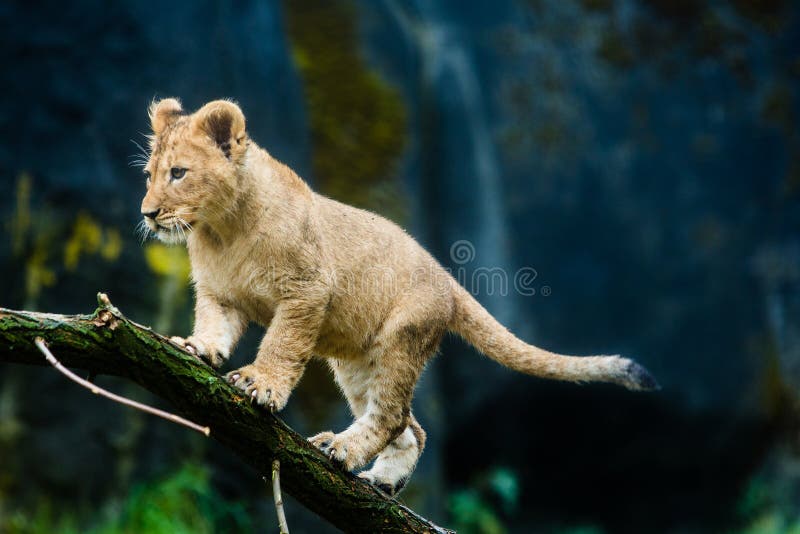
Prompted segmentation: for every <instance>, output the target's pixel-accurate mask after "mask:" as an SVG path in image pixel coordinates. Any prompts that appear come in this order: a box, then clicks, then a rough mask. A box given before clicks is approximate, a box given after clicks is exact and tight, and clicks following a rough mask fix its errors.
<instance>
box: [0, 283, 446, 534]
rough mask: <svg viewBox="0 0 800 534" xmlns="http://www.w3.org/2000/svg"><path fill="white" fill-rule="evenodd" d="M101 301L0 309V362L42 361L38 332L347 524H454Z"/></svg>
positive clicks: (359, 527) (61, 352)
mask: <svg viewBox="0 0 800 534" xmlns="http://www.w3.org/2000/svg"><path fill="white" fill-rule="evenodd" d="M98 303H99V307H98V308H97V310H95V312H94V313H93V314H91V315H57V314H50V313H35V312H27V311H14V310H8V309H4V308H0V363H19V364H29V365H48V363H47V361H46V360H45V358H44V356H43V355H42V354H41V353H40V352H39V350H38V349H37V348H36V346H35V345H34V340H35V339H36V338H37V337H42V338H43V339H44V340H45V341H46V342H47V344H48V346H49V347H50V348H51V349H52V351H53V352H54V354H55V355H56V357H57V358H58V359H59V361H61V363H63V364H64V365H66V366H68V367H76V368H80V369H85V370H87V371H89V372H91V373H93V374H107V375H114V376H119V377H123V378H127V379H130V380H133V381H134V382H136V383H137V384H139V385H141V386H142V387H144V388H145V389H147V390H149V391H151V392H152V393H154V394H155V395H157V396H159V397H161V398H163V399H166V400H167V401H169V402H170V403H172V405H173V406H174V407H175V409H176V411H177V412H178V413H180V414H181V415H182V416H184V417H186V418H188V419H191V420H192V421H195V422H197V423H199V424H202V425H207V426H209V427H210V428H211V437H213V438H215V439H216V440H217V441H219V442H220V443H222V444H223V445H225V446H226V447H228V448H229V449H231V450H232V451H234V452H235V453H236V454H238V455H239V456H240V457H241V458H242V459H243V460H244V461H245V462H247V463H248V464H249V465H250V466H252V467H253V468H254V469H255V470H256V472H257V473H258V474H259V475H268V474H269V473H271V471H272V462H273V460H276V459H277V460H279V461H280V465H281V482H282V484H283V487H284V488H285V490H286V491H287V493H289V494H290V495H292V496H293V497H294V498H295V499H297V500H298V501H299V502H301V503H303V504H304V505H305V506H306V507H308V508H309V509H310V510H312V511H313V512H315V513H316V514H318V515H320V516H321V517H322V518H324V519H326V520H327V521H329V522H331V523H332V524H333V525H335V526H336V527H338V528H340V529H342V530H344V531H345V532H365V533H366V532H369V533H373V532H428V533H447V532H452V531H449V530H447V529H444V528H441V527H438V526H436V525H434V524H433V523H431V522H430V521H428V520H427V519H425V518H423V517H420V516H419V515H417V514H415V513H414V512H413V511H412V510H410V509H408V508H406V507H405V506H403V505H402V504H400V503H399V502H397V501H396V500H394V499H391V498H389V497H387V496H385V495H383V494H382V493H381V492H379V491H378V490H376V489H375V488H373V487H372V486H370V485H369V484H368V483H366V482H365V481H363V480H361V479H359V478H357V477H356V476H354V475H352V474H351V473H347V472H345V471H344V470H343V469H341V468H340V467H338V466H336V465H334V464H333V463H331V461H330V460H328V459H327V458H326V457H325V456H323V455H322V453H320V452H319V451H318V450H317V449H316V448H314V447H313V446H311V445H310V444H309V443H308V442H307V441H306V439H305V438H303V437H302V436H300V435H299V434H297V433H296V432H295V431H293V430H292V429H291V428H289V427H288V426H287V425H286V424H285V423H284V422H283V421H281V420H280V419H278V418H277V417H275V416H274V415H272V414H270V413H268V412H266V411H264V410H263V409H261V408H259V407H257V406H254V405H252V404H250V402H249V401H248V400H246V399H245V398H244V397H243V396H242V395H241V394H240V392H239V391H238V390H236V389H235V388H233V387H232V386H230V385H229V384H228V383H227V382H226V381H225V380H224V379H223V377H222V376H221V375H219V374H218V373H217V372H216V371H215V370H214V369H212V368H211V367H209V366H208V365H206V364H204V363H202V362H199V361H198V360H197V359H195V358H194V357H193V356H191V355H189V354H188V353H186V352H184V351H183V350H182V349H180V348H178V347H176V346H175V345H174V344H172V343H171V342H170V341H169V340H168V339H167V338H166V337H164V336H162V335H160V334H158V333H156V332H154V331H152V330H151V329H150V328H147V327H144V326H142V325H139V324H137V323H135V322H133V321H130V320H129V319H127V318H125V317H124V316H123V315H122V313H120V311H119V310H118V309H117V308H116V307H114V306H113V305H111V303H110V302H109V301H108V299H107V298H105V296H104V295H98Z"/></svg>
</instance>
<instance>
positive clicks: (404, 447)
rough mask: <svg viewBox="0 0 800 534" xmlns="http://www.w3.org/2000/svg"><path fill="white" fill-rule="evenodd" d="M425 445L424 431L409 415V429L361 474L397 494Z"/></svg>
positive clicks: (406, 481)
mask: <svg viewBox="0 0 800 534" xmlns="http://www.w3.org/2000/svg"><path fill="white" fill-rule="evenodd" d="M424 448H425V431H424V430H423V429H422V427H421V426H420V425H419V423H418V422H417V420H416V419H415V418H414V416H413V415H410V416H409V425H408V426H407V427H406V429H405V430H403V432H402V433H401V434H400V435H399V436H397V437H396V438H395V439H394V441H392V442H391V443H389V445H387V446H386V448H385V449H383V450H382V451H381V452H380V454H378V457H377V458H376V459H375V463H374V464H373V465H372V467H371V468H370V469H369V470H368V471H363V472H361V473H359V474H358V476H360V477H361V478H363V479H365V480H367V481H368V482H369V483H370V484H372V485H373V486H376V487H378V489H380V490H382V491H383V492H384V493H387V494H388V495H391V496H394V495H397V494H398V493H400V491H401V490H402V489H403V488H404V487H405V485H406V483H408V480H409V479H410V478H411V474H412V473H413V472H414V469H415V468H416V467H417V460H419V458H420V456H422V450H423V449H424Z"/></svg>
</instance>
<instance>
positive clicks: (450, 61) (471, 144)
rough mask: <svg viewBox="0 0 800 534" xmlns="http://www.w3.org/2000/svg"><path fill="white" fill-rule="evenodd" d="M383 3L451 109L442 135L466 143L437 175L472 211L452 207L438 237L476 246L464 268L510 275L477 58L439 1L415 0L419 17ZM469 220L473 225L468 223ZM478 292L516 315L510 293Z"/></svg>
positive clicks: (425, 78) (426, 84) (433, 89)
mask: <svg viewBox="0 0 800 534" xmlns="http://www.w3.org/2000/svg"><path fill="white" fill-rule="evenodd" d="M384 5H385V6H386V9H387V11H388V12H389V14H390V15H391V17H392V18H393V19H394V21H395V22H396V23H397V24H398V26H399V27H400V28H401V29H402V31H403V33H404V34H405V36H406V38H407V40H408V42H409V43H411V44H412V46H414V48H415V49H416V52H417V54H418V56H419V58H420V61H421V69H420V70H421V77H422V80H421V82H422V83H421V86H422V88H423V89H422V90H423V91H424V92H426V93H429V94H431V95H433V97H434V99H435V100H436V102H437V104H438V105H439V107H440V108H442V107H445V108H447V111H446V115H447V116H446V118H445V120H443V125H442V130H443V131H442V134H443V135H444V136H445V137H446V138H449V139H451V140H456V142H458V141H465V142H466V146H465V148H464V149H463V151H462V152H463V154H464V156H465V158H464V159H465V162H464V165H463V166H462V167H461V168H460V169H459V167H458V165H457V164H456V161H455V159H454V158H453V157H452V156H453V154H447V155H441V156H439V157H441V158H444V161H442V162H440V168H441V169H442V172H443V173H444V176H441V177H436V179H441V180H442V181H444V182H446V183H448V184H449V186H448V187H447V189H448V191H456V194H461V195H465V196H466V197H465V198H464V200H465V203H466V204H468V205H469V206H470V207H471V208H472V209H473V210H474V211H473V213H469V214H465V213H463V212H454V215H455V217H457V220H455V219H454V220H453V221H446V222H445V224H446V226H447V228H445V231H444V232H443V233H442V234H441V236H440V238H441V240H442V241H444V242H443V243H439V245H440V246H441V247H442V248H446V250H449V247H450V245H451V244H452V243H453V242H455V241H458V240H462V239H466V240H468V241H470V242H471V243H472V244H473V245H474V247H475V261H474V262H472V263H471V264H467V265H465V266H464V267H466V268H467V269H469V270H470V271H471V270H472V269H474V268H476V267H481V266H483V267H488V268H496V267H500V268H503V269H505V270H506V272H508V273H509V276H511V275H512V273H511V272H510V271H509V267H510V266H511V265H512V261H511V257H510V254H509V248H508V246H507V229H506V223H505V219H504V215H503V213H504V208H503V198H502V191H501V187H500V169H499V166H498V161H497V155H496V154H495V147H494V143H493V141H492V137H491V133H490V128H489V120H488V119H487V116H486V111H485V109H484V108H485V106H484V97H483V93H482V90H481V85H480V82H479V78H478V74H477V72H476V67H475V61H474V60H473V58H472V57H471V55H470V51H469V50H468V49H467V47H466V46H465V45H464V43H463V41H462V39H460V36H459V35H458V33H457V32H456V31H454V30H453V29H452V27H451V26H449V25H448V23H447V22H446V21H445V19H444V17H443V16H442V15H441V13H439V10H438V8H437V5H436V3H435V2H432V1H430V0H417V1H415V2H414V7H415V10H416V11H417V13H418V16H416V17H413V18H412V16H410V15H409V14H408V13H407V12H405V11H404V9H403V8H402V7H401V6H400V5H399V4H398V2H397V1H396V0H384ZM448 89H452V92H448ZM448 155H449V156H450V157H449V158H448V157H447V156H448ZM459 170H460V171H461V172H459ZM458 184H467V187H466V188H462V187H458ZM465 220H466V221H468V222H469V223H470V224H472V225H473V227H472V228H466V227H465V226H464V221H465ZM468 280H469V279H467V281H468ZM460 281H461V282H462V283H464V282H465V280H460ZM468 289H470V288H469V287H468ZM478 297H479V298H480V300H481V301H482V302H483V303H484V305H486V306H487V308H488V309H489V310H490V311H491V312H492V313H493V314H495V315H496V316H497V317H498V319H500V320H501V321H503V322H505V323H506V324H508V323H509V322H510V321H512V320H513V318H514V317H517V316H518V314H516V313H514V312H515V300H514V299H513V298H512V297H511V295H500V294H498V293H497V292H494V293H492V294H485V293H484V294H480V295H478Z"/></svg>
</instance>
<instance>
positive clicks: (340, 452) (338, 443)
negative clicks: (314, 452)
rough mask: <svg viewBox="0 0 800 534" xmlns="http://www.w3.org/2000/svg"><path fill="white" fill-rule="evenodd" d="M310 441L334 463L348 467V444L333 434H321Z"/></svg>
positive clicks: (309, 439)
mask: <svg viewBox="0 0 800 534" xmlns="http://www.w3.org/2000/svg"><path fill="white" fill-rule="evenodd" d="M308 441H310V442H311V444H312V445H314V446H315V447H316V448H318V449H319V450H320V451H322V454H324V455H325V456H327V457H328V458H330V459H331V460H332V461H334V462H336V463H339V464H342V465H344V467H345V468H347V467H348V466H347V444H346V443H345V442H344V440H342V439H340V438H338V437H337V436H336V434H334V433H333V432H320V433H319V434H317V435H316V436H313V437H310V438H308Z"/></svg>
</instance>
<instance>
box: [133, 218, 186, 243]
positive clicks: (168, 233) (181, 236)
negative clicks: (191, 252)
mask: <svg viewBox="0 0 800 534" xmlns="http://www.w3.org/2000/svg"><path fill="white" fill-rule="evenodd" d="M144 223H145V225H146V226H147V229H148V230H149V231H150V233H151V234H153V235H155V237H156V238H157V239H158V240H159V241H162V242H164V243H167V244H176V243H184V242H186V238H187V237H188V235H189V234H190V233H191V231H192V225H191V223H188V222H186V221H178V220H174V221H154V220H152V219H147V218H145V219H144Z"/></svg>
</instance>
